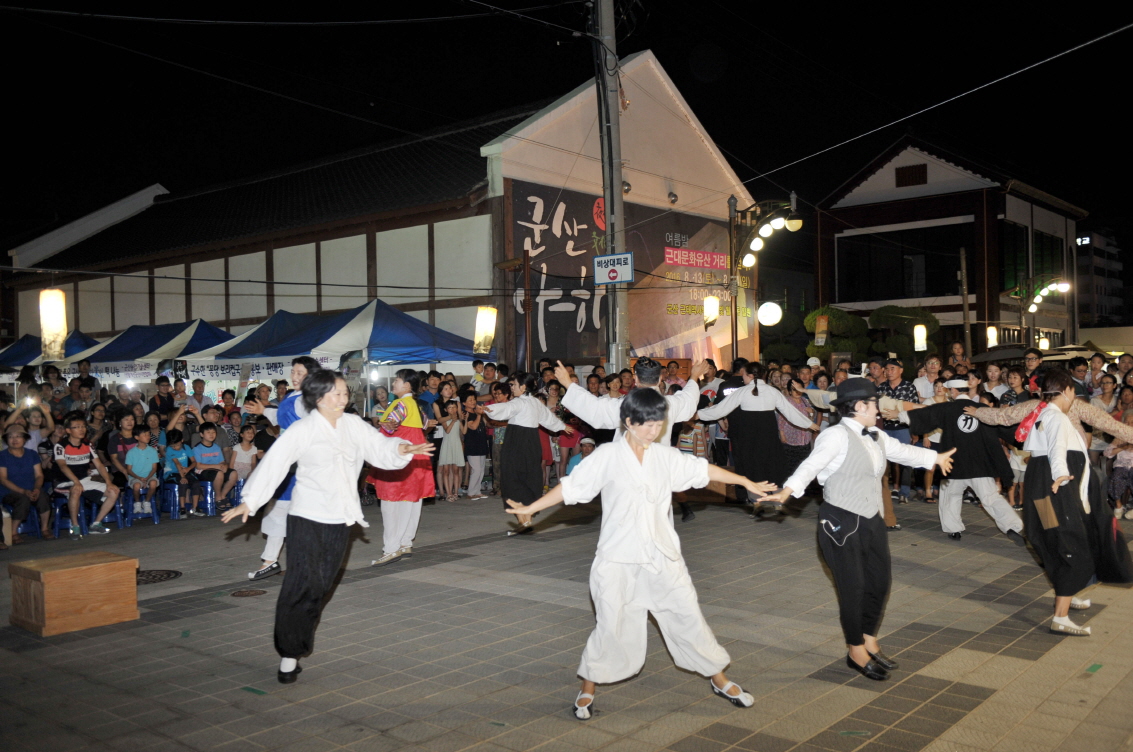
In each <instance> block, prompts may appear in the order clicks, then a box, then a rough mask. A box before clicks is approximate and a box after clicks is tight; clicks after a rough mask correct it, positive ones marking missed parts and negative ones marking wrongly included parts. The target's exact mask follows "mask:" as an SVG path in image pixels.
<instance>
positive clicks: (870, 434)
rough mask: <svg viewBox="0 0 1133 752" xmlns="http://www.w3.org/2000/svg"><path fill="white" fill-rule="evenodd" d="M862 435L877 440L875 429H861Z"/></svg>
mask: <svg viewBox="0 0 1133 752" xmlns="http://www.w3.org/2000/svg"><path fill="white" fill-rule="evenodd" d="M862 436H868V437H870V438H871V439H873V440H874V441H877V431H871V430H869V429H868V428H863V429H862Z"/></svg>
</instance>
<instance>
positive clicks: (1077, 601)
mask: <svg viewBox="0 0 1133 752" xmlns="http://www.w3.org/2000/svg"><path fill="white" fill-rule="evenodd" d="M1092 605H1094V604H1092V603H1090V599H1089V598H1071V599H1070V608H1072V609H1074V610H1075V611H1085V610H1086V609H1087V608H1089V607H1090V606H1092Z"/></svg>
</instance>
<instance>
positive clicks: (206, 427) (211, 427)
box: [197, 420, 217, 433]
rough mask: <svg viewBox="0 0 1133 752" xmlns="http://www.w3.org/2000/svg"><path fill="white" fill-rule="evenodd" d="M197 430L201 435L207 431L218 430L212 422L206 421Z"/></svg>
mask: <svg viewBox="0 0 1133 752" xmlns="http://www.w3.org/2000/svg"><path fill="white" fill-rule="evenodd" d="M197 430H198V431H199V432H201V433H204V432H205V431H215V430H217V429H216V424H215V423H213V422H212V421H211V420H206V421H205V422H204V423H202V424H201V427H200V428H198V429H197Z"/></svg>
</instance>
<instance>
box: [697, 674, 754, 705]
mask: <svg viewBox="0 0 1133 752" xmlns="http://www.w3.org/2000/svg"><path fill="white" fill-rule="evenodd" d="M708 684H709V685H710V686H711V687H712V694H714V695H719V696H720V697H723V698H724V699H725V700H727V701H728V702H730V703H732V704H733V705H735V706H736V707H737V708H750V707H751V706H752V705H754V704H755V698H754V697H752V696H751V695H750V694H748V693H747V692H744V688H743V687H741V686H740V685H739V684H736V683H735V682H733V681H730V682H728V683H727V684H725V685H724V687H723V689H721V688H720V687H717V686H716V682H714V681H712V680H711V679H709V680H708ZM732 687H735V688H736V689H738V690H739V691H740V693H739V694H737V695H730V694H728V690H729V689H731V688H732Z"/></svg>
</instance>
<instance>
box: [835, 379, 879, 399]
mask: <svg viewBox="0 0 1133 752" xmlns="http://www.w3.org/2000/svg"><path fill="white" fill-rule="evenodd" d="M834 391H835V393H836V394H837V395H838V396H837V397H835V398H834V399H832V400H830V404H831V405H845V404H846V403H850V404H853V403H855V402H857V401H858V400H871V399H877V387H876V386H874V385H873V382H872V381H870V380H869V379H863V378H861V377H856V378H852V379H846V380H845V381H843V382H842V383H841V384H839V385H838V386H837V387H835V388H834Z"/></svg>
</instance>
